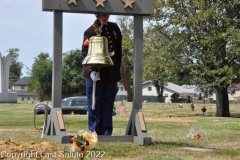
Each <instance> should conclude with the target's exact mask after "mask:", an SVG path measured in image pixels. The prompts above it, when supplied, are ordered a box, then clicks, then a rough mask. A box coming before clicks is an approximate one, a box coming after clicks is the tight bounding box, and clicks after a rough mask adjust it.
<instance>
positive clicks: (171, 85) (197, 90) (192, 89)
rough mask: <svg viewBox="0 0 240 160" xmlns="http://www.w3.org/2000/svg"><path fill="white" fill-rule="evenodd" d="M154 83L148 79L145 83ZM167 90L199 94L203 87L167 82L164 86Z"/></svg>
mask: <svg viewBox="0 0 240 160" xmlns="http://www.w3.org/2000/svg"><path fill="white" fill-rule="evenodd" d="M147 83H152V81H146V82H144V83H143V84H147ZM164 88H165V89H166V90H171V91H173V92H176V93H179V94H194V93H195V94H199V93H201V89H200V88H199V87H198V86H196V85H182V86H179V85H177V84H174V83H171V82H167V84H166V85H165V86H164Z"/></svg>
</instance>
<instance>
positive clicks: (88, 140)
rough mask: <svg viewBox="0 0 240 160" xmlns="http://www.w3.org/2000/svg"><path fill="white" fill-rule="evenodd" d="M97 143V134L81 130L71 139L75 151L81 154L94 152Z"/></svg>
mask: <svg viewBox="0 0 240 160" xmlns="http://www.w3.org/2000/svg"><path fill="white" fill-rule="evenodd" d="M97 142H98V137H97V133H96V132H91V131H88V130H80V131H79V132H78V134H77V135H75V136H74V137H73V138H72V139H71V143H72V144H73V149H74V150H75V151H77V152H81V153H86V152H87V151H89V150H92V149H93V148H94V147H95V146H96V144H97Z"/></svg>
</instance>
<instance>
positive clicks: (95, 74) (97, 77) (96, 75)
mask: <svg viewBox="0 0 240 160" xmlns="http://www.w3.org/2000/svg"><path fill="white" fill-rule="evenodd" d="M90 77H91V79H92V80H93V81H94V82H96V81H97V80H100V75H99V72H96V71H92V72H91V74H90Z"/></svg>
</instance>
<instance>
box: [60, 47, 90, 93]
mask: <svg viewBox="0 0 240 160" xmlns="http://www.w3.org/2000/svg"><path fill="white" fill-rule="evenodd" d="M82 61H83V57H82V54H81V51H80V50H79V49H76V50H71V51H69V52H66V53H64V54H63V67H62V72H63V83H62V84H63V94H64V95H68V96H69V95H74V96H75V95H85V94H86V84H85V80H84V79H83V78H82V74H83V66H82Z"/></svg>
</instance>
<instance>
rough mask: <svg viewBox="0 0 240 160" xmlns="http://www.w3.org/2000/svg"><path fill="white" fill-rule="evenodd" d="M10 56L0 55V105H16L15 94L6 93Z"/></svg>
mask: <svg viewBox="0 0 240 160" xmlns="http://www.w3.org/2000/svg"><path fill="white" fill-rule="evenodd" d="M9 64H10V54H9V53H7V54H6V56H2V54H1V53H0V103H17V93H16V92H11V91H8V83H9Z"/></svg>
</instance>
